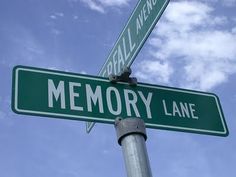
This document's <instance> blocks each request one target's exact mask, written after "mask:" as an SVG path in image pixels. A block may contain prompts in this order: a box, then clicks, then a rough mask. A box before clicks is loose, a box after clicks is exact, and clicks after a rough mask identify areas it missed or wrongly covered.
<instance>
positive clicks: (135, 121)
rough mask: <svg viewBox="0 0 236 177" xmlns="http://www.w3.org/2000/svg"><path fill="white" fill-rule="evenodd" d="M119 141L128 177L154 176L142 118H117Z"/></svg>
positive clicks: (116, 125)
mask: <svg viewBox="0 0 236 177" xmlns="http://www.w3.org/2000/svg"><path fill="white" fill-rule="evenodd" d="M115 128H116V133H117V137H118V143H119V144H120V145H121V146H122V151H123V156H124V161H125V167H126V171H127V177H152V173H151V168H150V163H149V159H148V153H147V148H146V143H145V140H146V139H147V136H146V129H145V124H144V122H143V120H142V119H139V118H127V119H116V122H115Z"/></svg>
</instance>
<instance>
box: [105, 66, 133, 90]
mask: <svg viewBox="0 0 236 177" xmlns="http://www.w3.org/2000/svg"><path fill="white" fill-rule="evenodd" d="M131 73H132V70H131V68H130V67H124V68H123V69H122V72H121V74H120V75H114V74H111V75H110V76H109V81H110V82H111V83H116V82H127V83H128V84H129V85H131V86H137V83H138V81H137V78H136V77H130V75H131Z"/></svg>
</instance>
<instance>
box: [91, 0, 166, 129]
mask: <svg viewBox="0 0 236 177" xmlns="http://www.w3.org/2000/svg"><path fill="white" fill-rule="evenodd" d="M169 1H170V0H139V2H138V4H137V5H136V7H135V9H134V10H133V12H132V14H131V16H130V17H129V20H128V22H127V23H126V25H125V27H124V29H123V31H122V32H121V34H120V36H119V38H118V39H117V41H116V43H115V45H114V46H113V48H112V50H111V52H110V54H109V56H108V58H107V60H106V62H105V63H104V65H103V66H102V69H101V70H100V72H99V76H102V77H108V76H109V75H110V74H115V75H118V74H120V72H121V70H122V68H123V67H130V66H131V64H132V63H133V61H134V59H135V57H136V56H137V55H138V53H139V51H140V49H141V48H142V46H143V44H144V43H145V41H146V40H147V38H148V36H149V35H150V33H151V32H152V30H153V28H154V27H155V25H156V23H157V22H158V20H159V19H160V17H161V15H162V13H163V12H164V10H165V9H166V7H167V5H168V4H169ZM93 126H94V123H93V122H88V123H87V124H86V131H87V132H90V131H91V129H92V127H93Z"/></svg>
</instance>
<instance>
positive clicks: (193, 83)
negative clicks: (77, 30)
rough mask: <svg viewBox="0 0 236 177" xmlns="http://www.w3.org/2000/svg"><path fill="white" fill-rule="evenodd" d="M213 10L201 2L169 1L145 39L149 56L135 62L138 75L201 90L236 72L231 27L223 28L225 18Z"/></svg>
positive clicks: (234, 45)
mask: <svg viewBox="0 0 236 177" xmlns="http://www.w3.org/2000/svg"><path fill="white" fill-rule="evenodd" d="M199 9H201V10H199ZM213 12H214V8H213V7H211V6H210V5H207V4H205V3H202V2H197V1H191V2H190V1H181V2H173V3H170V4H169V7H167V10H166V12H165V13H164V16H163V17H162V18H163V19H162V22H161V23H159V24H158V25H157V28H156V29H155V31H154V35H153V37H152V38H151V39H150V42H149V45H150V57H151V58H152V59H150V60H146V61H143V62H142V63H141V65H138V66H137V68H138V70H139V72H138V76H140V73H142V75H141V78H142V79H146V78H150V75H153V76H157V75H158V76H159V77H155V78H156V82H161V83H168V82H169V81H173V80H175V81H176V83H172V84H175V85H178V86H181V87H187V88H192V89H201V90H209V89H212V88H213V87H215V86H217V85H219V84H221V83H223V82H226V81H227V78H228V76H229V75H231V74H234V73H236V50H235V49H236V35H235V28H234V29H226V28H224V26H226V25H225V24H227V23H229V20H228V18H227V17H224V16H214V15H213ZM155 62H157V63H159V65H156V66H155V65H154V63H155ZM160 62H161V65H160ZM148 65H151V67H149V68H148V67H146V66H148ZM161 66H168V67H161ZM154 67H156V69H153V68H154ZM163 73H165V74H163Z"/></svg>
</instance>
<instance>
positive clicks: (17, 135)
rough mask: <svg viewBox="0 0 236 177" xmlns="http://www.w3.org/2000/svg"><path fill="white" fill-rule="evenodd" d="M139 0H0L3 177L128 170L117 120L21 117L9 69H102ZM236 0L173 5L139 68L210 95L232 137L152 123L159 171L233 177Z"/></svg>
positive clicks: (141, 73) (149, 79)
mask: <svg viewBox="0 0 236 177" xmlns="http://www.w3.org/2000/svg"><path fill="white" fill-rule="evenodd" d="M137 2H138V1H137V0H132V1H131V0H58V1H55V0H24V1H16V0H1V1H0V22H1V23H0V77H1V89H0V176H2V177H32V176H34V177H51V176H57V177H64V176H67V177H77V176H83V177H92V176H95V175H96V176H101V177H104V176H113V177H118V176H125V175H126V172H125V168H124V163H123V157H122V151H121V147H120V146H119V145H118V144H117V141H116V134H115V130H114V127H113V126H112V125H106V124H96V125H95V127H94V129H93V130H92V132H91V133H90V134H87V133H86V131H85V123H84V122H81V121H71V120H62V119H50V118H46V117H43V118H41V117H34V116H24V115H17V114H15V113H14V112H13V111H12V110H11V90H12V69H13V67H14V66H16V65H25V66H34V67H39V68H48V69H56V70H61V71H69V72H75V73H86V74H90V75H97V74H98V72H99V70H100V68H101V67H102V64H103V63H104V62H105V59H106V57H107V56H108V54H109V51H110V50H111V48H112V46H113V44H114V43H115V41H116V39H117V37H118V36H119V33H120V32H121V30H122V28H123V26H124V25H125V23H126V21H127V20H128V17H129V16H130V14H131V12H132V10H133V9H134V7H135V5H136V3H137ZM235 8H236V1H235V0H199V1H194V0H188V1H182V0H179V1H177V0H176V1H173V0H171V1H170V4H169V6H168V7H167V9H166V11H165V12H164V14H163V16H162V18H161V19H160V21H159V22H158V24H157V25H156V27H155V29H154V30H153V32H152V34H151V35H150V37H149V39H148V40H147V42H146V43H145V45H144V47H143V48H142V50H141V51H140V53H139V55H138V56H137V58H136V60H135V62H134V63H133V64H132V70H133V76H136V77H137V78H138V80H139V81H142V82H146V83H152V84H159V85H165V86H172V87H180V88H188V89H194V90H201V91H209V92H213V93H215V94H217V95H218V96H219V98H220V101H221V105H222V108H223V112H224V115H225V118H226V122H227V125H228V128H229V133H230V134H229V136H228V137H215V136H208V135H198V134H192V133H182V132H174V131H166V130H153V129H148V130H147V133H148V140H147V149H148V153H149V158H150V163H151V168H152V172H153V176H164V177H170V176H175V177H189V176H191V177H197V176H201V177H222V176H227V177H234V176H235V164H236V153H235V147H236V133H235V132H236V119H235V115H236V109H235V105H236V84H235V83H236V77H235V76H236V12H235Z"/></svg>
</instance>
